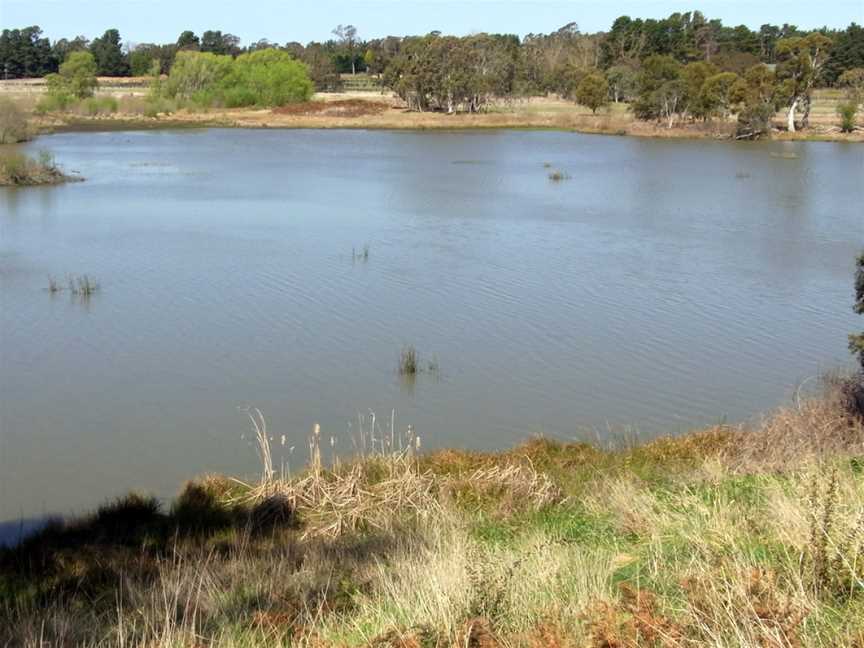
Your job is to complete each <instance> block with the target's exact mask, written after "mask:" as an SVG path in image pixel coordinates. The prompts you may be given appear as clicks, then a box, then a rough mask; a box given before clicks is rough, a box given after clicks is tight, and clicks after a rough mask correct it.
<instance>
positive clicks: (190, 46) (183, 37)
mask: <svg viewBox="0 0 864 648" xmlns="http://www.w3.org/2000/svg"><path fill="white" fill-rule="evenodd" d="M200 45H201V41H200V40H199V39H198V37H197V36H196V35H195V32H193V31H190V30H188V29H187V30H186V31H184V32H183V33H181V34H180V36H178V37H177V49H178V50H197V49H198V47H199V46H200Z"/></svg>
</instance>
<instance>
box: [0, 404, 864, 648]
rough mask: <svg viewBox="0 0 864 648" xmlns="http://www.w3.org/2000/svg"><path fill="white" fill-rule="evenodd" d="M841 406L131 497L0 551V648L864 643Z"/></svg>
mask: <svg viewBox="0 0 864 648" xmlns="http://www.w3.org/2000/svg"><path fill="white" fill-rule="evenodd" d="M847 412H848V409H847V408H846V407H845V406H844V403H842V402H841V401H840V400H839V399H837V398H836V397H831V398H828V397H826V398H821V399H818V400H812V401H808V402H804V403H801V404H799V405H798V406H797V407H795V408H793V409H787V410H782V411H779V412H776V413H775V414H773V415H772V416H770V417H767V418H766V419H765V420H764V421H762V422H761V423H759V424H757V425H754V426H752V427H751V428H750V429H743V428H733V427H716V428H712V429H709V430H705V431H703V432H699V433H695V434H691V435H688V436H684V437H679V438H668V439H660V440H657V441H654V442H652V443H648V444H646V445H642V446H638V447H631V448H626V449H617V450H601V449H597V448H595V447H591V446H588V445H584V444H561V443H555V442H551V441H546V440H534V441H531V442H529V443H526V444H524V445H522V446H520V447H518V448H515V449H513V450H511V451H508V452H504V453H499V454H483V453H471V452H462V451H452V450H451V451H441V452H436V453H432V454H429V455H420V456H417V455H415V454H414V452H413V450H412V448H413V447H414V441H413V440H412V439H405V443H404V447H405V448H407V449H406V450H404V451H401V452H395V453H389V452H378V453H373V454H368V455H366V456H363V457H359V458H357V459H356V460H354V461H352V462H350V463H347V464H342V465H338V466H335V467H332V468H330V469H326V468H325V467H324V466H323V465H322V464H321V461H320V451H319V450H318V435H317V434H316V435H313V437H312V439H311V441H312V445H311V447H312V456H311V462H310V467H309V469H308V470H307V471H306V472H305V473H303V474H301V475H299V476H296V477H293V478H280V477H277V476H276V475H275V473H274V471H273V469H272V465H271V462H270V459H269V446H268V444H267V433H266V428H264V423H263V421H262V420H261V419H260V418H257V417H256V418H255V423H256V429H257V431H258V436H259V440H260V441H261V450H262V459H263V470H262V477H261V480H260V482H259V483H255V484H245V483H241V482H238V481H236V480H231V479H227V478H223V477H207V478H203V479H200V480H198V481H196V482H194V483H190V484H189V485H187V487H186V488H185V490H184V491H183V492H182V493H181V495H180V496H179V497H178V499H177V501H176V502H175V503H174V504H173V506H172V507H171V508H170V510H168V511H163V510H161V509H160V506H159V504H158V502H156V501H154V500H152V499H150V498H147V497H143V496H137V495H130V496H127V497H125V498H123V499H120V500H118V501H116V502H113V503H109V504H106V505H105V506H103V507H102V508H100V509H99V510H98V511H97V512H96V513H94V514H93V515H92V516H91V517H89V518H87V519H82V520H78V521H74V522H71V523H68V524H65V525H60V524H58V525H55V526H53V527H50V528H48V529H46V530H44V531H43V532H42V533H40V534H38V535H37V536H35V537H33V538H31V539H29V540H27V541H25V542H24V543H23V544H22V545H21V546H19V547H17V548H15V549H10V550H5V551H3V552H2V553H0V643H2V644H3V645H22V646H24V645H27V646H30V645H33V646H35V645H52V646H57V645H69V646H71V645H94V646H95V645H100V646H102V645H104V646H108V645H112V646H113V645H123V646H144V645H146V646H202V645H219V646H253V645H268V646H278V645H284V646H288V645H296V646H321V647H323V646H380V647H385V646H401V647H409V646H410V647H412V648H415V647H432V646H441V647H443V646H475V647H494V646H514V647H515V646H533V647H540V646H559V647H561V646H607V647H613V646H718V647H719V646H724V647H725V646H730V647H731V646H742V647H743V646H753V647H757V646H758V647H767V646H777V647H785V646H788V647H797V646H826V647H827V646H849V647H851V646H861V645H862V641H864V427H862V424H861V422H860V420H857V419H855V418H854V417H853V416H851V415H850V414H848V413H847Z"/></svg>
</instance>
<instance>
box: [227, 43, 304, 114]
mask: <svg viewBox="0 0 864 648" xmlns="http://www.w3.org/2000/svg"><path fill="white" fill-rule="evenodd" d="M222 86H223V88H224V90H223V92H224V96H225V103H226V105H228V106H229V107H230V106H250V105H256V106H283V105H285V104H287V103H295V102H298V101H308V100H309V99H310V98H311V97H312V92H313V90H314V87H313V85H312V81H311V80H310V79H309V73H308V71H307V69H306V66H305V65H303V63H300V62H299V61H296V60H294V59H293V58H292V57H291V55H290V54H289V53H288V52H283V51H281V50H277V49H272V48H268V49H261V50H256V51H254V52H251V53H249V54H241V55H240V56H238V57H237V59H236V60H235V61H234V65H233V70H232V72H231V74H229V75H228V77H226V78H225V79H224V80H223V82H222Z"/></svg>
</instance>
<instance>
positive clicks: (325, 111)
mask: <svg viewBox="0 0 864 648" xmlns="http://www.w3.org/2000/svg"><path fill="white" fill-rule="evenodd" d="M0 94H5V95H6V96H8V97H11V98H13V99H14V100H15V101H16V102H18V103H19V104H20V105H21V106H22V107H23V108H24V109H25V110H28V111H31V112H35V110H36V106H37V105H38V102H39V97H40V94H39V92H38V91H35V92H30V93H22V92H20V91H18V92H16V90H15V87H14V86H10V87H9V88H7V89H6V90H5V92H3V85H2V82H0ZM835 94H836V93H835ZM835 94H832V93H831V91H819V92H817V94H816V96H815V98H814V102H813V110H812V113H811V120H810V121H811V126H810V127H809V128H808V129H805V130H803V131H800V132H797V133H786V132H785V131H784V130H782V126H783V124H784V123H785V121H784V116H783V115H782V114H778V115H777V116H776V117H775V125H776V126H777V130H776V132H775V133H774V136H775V137H776V138H778V139H793V140H829V141H864V129H862V128H860V127H859V128H858V129H856V131H854V132H853V133H842V132H840V121H839V117H838V116H837V115H836V111H835V108H836V105H837V102H838V101H839V95H837V96H835ZM103 95H104V97H105V98H108V97H110V98H113V100H114V104H112V109H111V110H99V109H95V110H94V109H91V108H90V106H89V104H86V103H82V104H81V105H80V106H74V107H70V108H69V109H67V110H66V111H65V112H48V113H45V114H41V115H34V117H33V123H34V126H35V127H36V129H37V130H39V131H41V132H46V131H51V130H58V129H60V130H80V129H88V130H113V129H118V128H172V127H183V126H186V127H189V126H192V127H194V126H201V127H204V126H214V125H218V126H223V127H243V128H363V129H397V130H399V129H401V130H407V129H421V130H454V129H490V128H522V129H550V130H566V131H577V132H583V133H596V134H608V135H632V136H637V137H658V138H708V139H728V138H729V137H731V135H732V134H733V132H734V130H735V125H734V123H733V122H732V121H731V120H730V121H723V120H719V119H715V120H714V121H712V122H708V123H680V122H679V123H677V124H676V125H675V126H674V127H673V128H671V129H670V128H667V127H666V126H665V125H660V124H657V123H654V122H645V121H639V120H637V119H635V118H634V117H633V115H632V113H631V112H630V111H629V110H628V107H627V105H626V104H623V103H620V104H612V105H610V106H609V107H607V108H604V109H602V110H601V111H599V112H598V113H597V114H596V115H595V114H593V113H592V112H591V111H590V110H588V109H587V108H584V107H582V106H578V105H576V104H574V103H573V102H572V101H566V100H563V99H558V98H555V97H532V98H526V99H521V100H515V101H510V102H501V103H499V104H496V105H494V106H492V107H491V108H490V110H488V111H486V112H483V113H476V114H454V115H448V114H443V113H437V112H424V113H419V112H412V111H408V110H406V108H405V106H404V105H403V104H402V102H401V101H400V100H399V99H398V98H396V97H394V96H393V95H391V94H388V93H380V92H351V93H319V94H317V95H316V96H315V97H314V98H313V100H312V101H309V102H303V103H300V104H291V105H288V106H285V107H284V108H276V109H272V110H270V109H221V108H213V109H207V110H194V109H193V110H190V109H188V108H182V107H179V106H177V105H176V104H175V103H173V102H171V101H166V100H162V101H159V102H155V103H154V102H152V101H148V100H147V99H146V97H144V96H142V95H141V94H140V93H139V92H138V91H137V90H135V91H126V90H123V89H114V90H110V91H109V90H106V91H105V92H102V93H101V94H100V96H103ZM95 104H99V101H95ZM99 105H101V104H99ZM97 108H98V106H97Z"/></svg>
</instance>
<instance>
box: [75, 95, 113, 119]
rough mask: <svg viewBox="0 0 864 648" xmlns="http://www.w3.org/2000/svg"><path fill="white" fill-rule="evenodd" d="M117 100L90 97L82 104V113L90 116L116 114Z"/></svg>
mask: <svg viewBox="0 0 864 648" xmlns="http://www.w3.org/2000/svg"><path fill="white" fill-rule="evenodd" d="M117 108H118V104H117V100H116V99H115V98H114V97H90V98H89V99H85V100H84V103H83V104H82V109H83V112H84V113H86V114H87V115H90V116H95V115H103V114H108V113H116V112H117Z"/></svg>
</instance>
